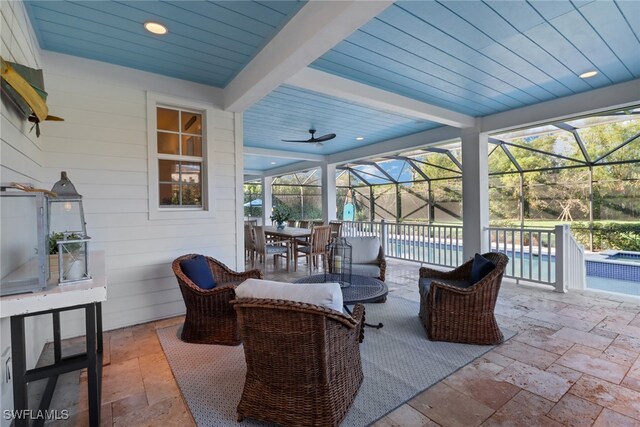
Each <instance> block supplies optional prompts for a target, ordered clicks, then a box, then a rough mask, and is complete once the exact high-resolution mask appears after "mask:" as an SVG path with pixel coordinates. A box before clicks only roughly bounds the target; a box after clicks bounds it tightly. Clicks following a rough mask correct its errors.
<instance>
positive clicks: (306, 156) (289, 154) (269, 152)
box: [244, 147, 325, 162]
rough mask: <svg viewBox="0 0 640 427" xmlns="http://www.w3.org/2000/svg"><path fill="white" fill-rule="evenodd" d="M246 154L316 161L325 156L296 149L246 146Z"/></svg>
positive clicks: (320, 160)
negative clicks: (286, 149)
mask: <svg viewBox="0 0 640 427" xmlns="http://www.w3.org/2000/svg"><path fill="white" fill-rule="evenodd" d="M244 154H251V155H253V156H264V157H279V158H281V159H293V160H311V161H314V162H322V161H324V160H325V156H324V155H322V154H313V153H300V152H296V151H285V150H273V149H270V148H259V147H244Z"/></svg>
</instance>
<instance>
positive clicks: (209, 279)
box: [180, 255, 217, 289]
mask: <svg viewBox="0 0 640 427" xmlns="http://www.w3.org/2000/svg"><path fill="white" fill-rule="evenodd" d="M180 267H181V268H182V272H183V273H184V274H185V275H186V276H187V277H188V278H189V279H190V280H191V281H192V282H193V283H195V284H196V285H197V286H198V287H199V288H202V289H213V288H215V287H216V285H217V283H216V280H215V278H214V277H213V273H212V272H211V268H209V264H208V263H207V260H206V258H205V257H204V256H202V255H198V256H196V257H194V258H191V259H183V260H182V261H180Z"/></svg>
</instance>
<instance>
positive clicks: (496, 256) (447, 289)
mask: <svg viewBox="0 0 640 427" xmlns="http://www.w3.org/2000/svg"><path fill="white" fill-rule="evenodd" d="M482 256H483V257H485V258H486V259H488V260H490V261H492V262H493V263H494V264H495V265H496V267H495V268H494V269H493V270H492V271H491V272H490V273H489V274H487V275H486V276H485V277H484V278H482V280H480V281H479V282H477V283H473V284H471V285H470V286H469V287H468V288H460V287H456V286H454V285H452V284H450V283H447V282H454V283H455V282H459V281H463V282H466V281H468V280H469V277H470V276H471V269H472V267H473V260H469V261H467V262H465V263H464V264H462V265H461V266H460V267H458V268H456V269H454V270H452V271H447V272H444V271H440V270H433V269H430V268H427V267H422V268H420V278H421V279H431V283H430V285H429V291H428V294H427V295H425V294H424V293H423V292H420V313H419V316H420V319H421V320H422V324H423V326H424V328H425V330H426V332H427V336H428V337H429V339H431V340H436V341H451V342H459V343H466V344H499V343H501V342H502V341H503V339H504V337H503V335H502V332H501V331H500V328H499V327H498V323H497V321H496V318H495V315H494V310H495V306H496V301H497V299H498V292H499V291H500V285H501V283H502V275H503V274H504V271H505V268H506V267H507V263H508V262H509V258H508V257H507V256H506V255H504V254H502V253H498V252H489V253H485V254H483V255H482Z"/></svg>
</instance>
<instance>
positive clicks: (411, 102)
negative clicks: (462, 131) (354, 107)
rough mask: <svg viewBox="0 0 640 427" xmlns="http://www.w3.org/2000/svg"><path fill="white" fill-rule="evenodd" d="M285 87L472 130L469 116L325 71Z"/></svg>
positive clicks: (305, 73) (309, 71)
mask: <svg viewBox="0 0 640 427" xmlns="http://www.w3.org/2000/svg"><path fill="white" fill-rule="evenodd" d="M286 83H287V84H290V85H292V86H296V87H300V88H303V89H307V90H311V91H314V92H320V93H324V94H326V95H331V96H335V97H337V98H342V99H345V100H348V101H352V102H357V103H359V104H362V105H366V106H368V107H372V108H376V109H380V110H385V111H389V112H391V113H397V114H402V115H406V116H411V117H416V118H419V119H422V120H428V121H431V122H436V123H441V124H443V125H446V126H453V127H457V128H467V127H473V126H475V124H476V120H475V118H474V117H472V116H468V115H466V114H462V113H458V112H456V111H452V110H447V109H446V108H441V107H437V106H435V105H431V104H427V103H426V102H422V101H418V100H415V99H412V98H409V97H406V96H402V95H398V94H396V93H393V92H389V91H386V90H382V89H378V88H375V87H372V86H369V85H366V84H363V83H359V82H356V81H353V80H349V79H345V78H344V77H340V76H336V75H333V74H330V73H326V72H324V71H319V70H314V69H313V68H308V67H307V68H305V69H303V70H300V71H299V72H298V73H296V74H295V75H293V76H292V77H291V78H290V79H288V80H287V82H286Z"/></svg>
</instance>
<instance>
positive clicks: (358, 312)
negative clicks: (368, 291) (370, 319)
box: [351, 303, 365, 343]
mask: <svg viewBox="0 0 640 427" xmlns="http://www.w3.org/2000/svg"><path fill="white" fill-rule="evenodd" d="M351 316H352V317H353V318H354V319H355V320H356V321H357V322H358V323H359V324H360V333H359V334H358V342H360V343H361V342H362V341H364V321H365V320H364V319H365V310H364V305H362V304H360V303H358V304H356V305H355V307H353V310H352V311H351Z"/></svg>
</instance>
